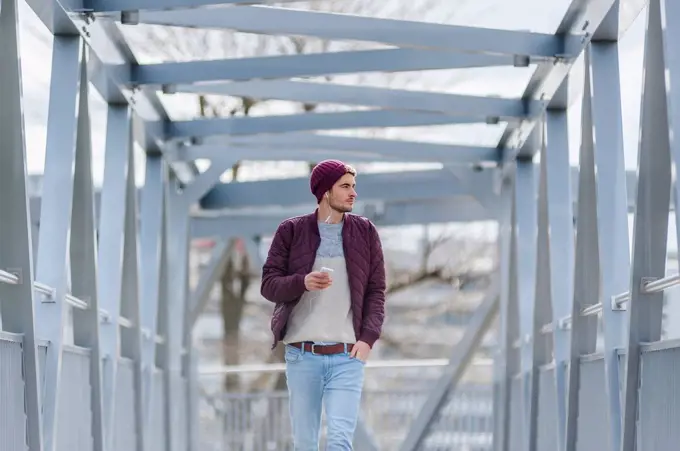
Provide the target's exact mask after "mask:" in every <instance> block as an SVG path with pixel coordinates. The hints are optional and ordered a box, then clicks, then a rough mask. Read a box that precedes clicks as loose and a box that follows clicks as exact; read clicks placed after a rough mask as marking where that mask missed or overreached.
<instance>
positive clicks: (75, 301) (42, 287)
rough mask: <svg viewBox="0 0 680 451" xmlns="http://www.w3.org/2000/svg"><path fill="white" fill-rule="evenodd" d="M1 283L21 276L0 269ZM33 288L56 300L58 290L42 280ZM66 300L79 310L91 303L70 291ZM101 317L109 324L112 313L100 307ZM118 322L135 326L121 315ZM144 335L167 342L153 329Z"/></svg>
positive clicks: (11, 281)
mask: <svg viewBox="0 0 680 451" xmlns="http://www.w3.org/2000/svg"><path fill="white" fill-rule="evenodd" d="M0 283H6V284H10V285H18V284H19V283H21V278H20V277H19V276H18V275H17V274H13V273H12V272H10V271H5V270H2V269H0ZM33 289H34V290H35V291H36V292H38V293H40V294H41V295H43V296H45V298H47V299H48V300H54V299H55V297H56V296H57V294H56V290H55V289H54V288H52V287H50V286H49V285H46V284H44V283H42V282H37V281H36V282H33ZM64 302H66V303H67V304H68V305H70V306H71V307H73V308H76V309H79V310H87V308H88V306H89V303H88V302H87V301H84V300H82V299H80V298H78V297H76V296H74V295H72V294H70V293H66V294H65V295H64ZM99 318H100V321H101V323H102V324H108V323H110V322H111V315H110V314H109V312H107V311H106V310H104V309H99ZM117 323H118V325H119V326H120V327H124V328H126V329H132V328H134V327H135V324H134V322H133V321H131V320H130V319H128V318H125V317H124V316H120V315H119V316H118V320H117ZM142 336H143V337H144V338H145V339H151V338H152V337H153V339H154V341H155V342H156V343H157V344H163V343H164V342H165V340H164V338H163V337H161V336H159V335H154V334H152V333H151V331H149V330H148V329H142Z"/></svg>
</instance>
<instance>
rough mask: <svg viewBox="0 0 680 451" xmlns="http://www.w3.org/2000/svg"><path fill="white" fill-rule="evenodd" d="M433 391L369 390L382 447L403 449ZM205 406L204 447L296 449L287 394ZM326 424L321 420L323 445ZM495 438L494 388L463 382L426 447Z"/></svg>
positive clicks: (485, 446) (230, 397) (368, 413)
mask: <svg viewBox="0 0 680 451" xmlns="http://www.w3.org/2000/svg"><path fill="white" fill-rule="evenodd" d="M428 394H429V392H428V391H427V390H425V389H423V390H408V391H404V390H365V391H364V393H363V397H362V416H363V419H364V421H365V422H366V425H367V426H368V427H369V428H370V430H371V432H372V433H373V436H374V438H375V440H376V441H377V442H378V445H379V447H380V449H386V450H391V449H399V446H400V445H401V443H402V442H403V440H404V439H405V437H406V434H407V432H408V429H409V425H410V423H411V422H412V421H413V420H414V418H415V416H416V415H417V414H418V412H419V410H420V408H421V406H422V404H423V403H424V402H425V399H426V398H427V396H428ZM200 410H201V421H200V426H199V427H200V428H201V449H203V450H206V451H213V450H214V451H222V450H225V449H243V450H246V449H247V450H250V451H268V450H276V451H287V450H292V449H293V448H292V442H291V429H290V416H289V412H288V393H286V392H281V391H278V392H265V393H249V394H224V395H221V396H215V397H204V398H203V399H202V403H201V409H200ZM324 426H325V421H322V437H321V443H322V448H323V444H324V440H325V435H324V434H325V431H324V429H325V428H324ZM492 436H493V402H492V390H491V387H487V386H465V385H463V386H460V387H459V388H458V389H457V390H456V393H455V394H454V396H453V397H452V398H451V399H450V400H449V401H448V402H447V404H446V405H445V406H444V407H443V408H442V410H441V413H440V415H439V417H438V419H437V420H436V422H435V423H434V424H433V425H432V428H431V429H430V432H429V434H428V437H427V439H426V440H425V442H424V443H423V445H422V447H421V449H422V450H423V451H428V450H432V451H434V450H437V449H473V450H476V451H487V450H489V451H490V450H491V447H492Z"/></svg>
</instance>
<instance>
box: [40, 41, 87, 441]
mask: <svg viewBox="0 0 680 451" xmlns="http://www.w3.org/2000/svg"><path fill="white" fill-rule="evenodd" d="M80 56H81V48H80V37H79V36H55V37H54V41H53V57H52V74H51V85H50V98H49V109H48V119H47V140H46V144H47V149H46V152H45V176H44V178H43V187H44V191H43V199H42V206H41V210H42V211H41V214H40V220H41V224H42V227H41V228H40V243H41V246H40V250H39V252H38V260H37V265H36V280H37V281H39V282H41V283H44V284H46V285H47V286H49V287H52V288H53V289H54V292H53V295H52V296H48V295H45V294H41V295H40V296H38V299H37V300H36V303H35V313H36V320H37V323H38V324H37V325H38V333H39V334H40V337H41V338H43V339H46V340H48V341H49V343H50V344H49V346H48V347H47V354H46V357H45V364H44V367H43V368H44V378H45V383H44V385H43V387H44V388H45V392H44V394H43V403H42V421H43V435H44V437H43V438H44V448H45V450H46V451H54V450H55V449H56V446H57V443H56V442H57V423H58V422H59V418H58V417H57V412H58V411H59V408H58V404H59V401H60V398H61V397H60V396H59V388H60V386H61V362H62V345H63V340H64V333H63V328H64V326H65V310H66V308H67V304H66V302H65V300H64V297H65V295H66V294H67V293H68V289H69V287H68V285H69V283H68V281H67V264H68V259H69V244H68V243H69V237H70V236H71V211H72V207H73V192H74V179H73V168H74V165H75V159H76V130H77V128H76V127H77V124H76V120H77V117H78V101H77V99H78V86H79V82H80V80H79V79H80V74H79V68H80Z"/></svg>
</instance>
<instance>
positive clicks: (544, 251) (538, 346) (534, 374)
mask: <svg viewBox="0 0 680 451" xmlns="http://www.w3.org/2000/svg"><path fill="white" fill-rule="evenodd" d="M545 125H546V124H545V119H544V120H542V121H541V123H540V124H539V126H538V128H537V130H538V131H539V133H538V134H537V138H538V139H539V140H540V143H541V144H540V145H541V147H542V148H543V150H542V151H541V152H542V155H545V154H546V153H547V151H546V147H545V142H546V140H545ZM565 132H566V130H565ZM551 150H552V149H551ZM544 160H545V159H541V164H540V165H539V171H538V172H539V176H538V200H537V202H536V204H537V212H536V213H537V216H536V218H537V226H536V238H535V240H536V244H535V246H536V247H535V250H536V254H535V265H536V266H535V271H536V275H535V279H534V299H533V315H532V318H531V322H532V324H531V329H530V330H531V332H530V333H531V337H530V338H531V341H530V343H529V345H528V347H531V354H532V355H531V361H530V366H529V373H528V375H527V376H528V379H529V380H528V382H529V383H528V386H526V385H525V390H526V389H527V388H528V396H529V399H530V401H529V403H528V404H527V405H528V407H529V421H528V425H529V428H530V429H529V433H528V435H527V437H528V440H527V442H528V443H527V445H526V446H527V449H528V450H531V451H534V450H538V437H539V433H538V428H539V422H538V419H539V415H540V414H541V413H542V412H539V403H538V398H539V391H540V390H541V389H545V388H546V387H545V386H543V387H542V386H540V385H539V380H540V373H539V371H540V368H541V367H542V366H544V365H547V364H549V363H551V362H552V361H553V352H552V351H553V349H552V340H549V337H548V336H546V335H544V334H542V333H541V330H542V328H543V325H544V324H548V323H550V322H552V320H553V319H552V305H551V296H550V295H551V292H550V291H551V282H552V280H551V275H552V274H551V272H550V256H551V249H550V238H554V236H553V237H551V232H552V230H550V229H549V220H550V219H549V211H548V208H549V206H548V202H549V201H548V180H547V172H548V171H547V165H546V164H545V163H546V161H544ZM567 161H568V160H567ZM567 168H569V165H568V164H567V165H566V166H564V169H565V173H567V172H566V169H567ZM567 174H568V173H567ZM567 180H568V179H567ZM556 413H557V412H556Z"/></svg>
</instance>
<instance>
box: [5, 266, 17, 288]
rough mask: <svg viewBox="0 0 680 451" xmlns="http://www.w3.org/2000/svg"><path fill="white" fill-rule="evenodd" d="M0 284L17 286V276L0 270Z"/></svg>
mask: <svg viewBox="0 0 680 451" xmlns="http://www.w3.org/2000/svg"><path fill="white" fill-rule="evenodd" d="M0 282H2V283H8V284H10V285H17V284H19V276H17V275H15V274H12V273H11V272H7V271H3V270H2V269H0Z"/></svg>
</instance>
